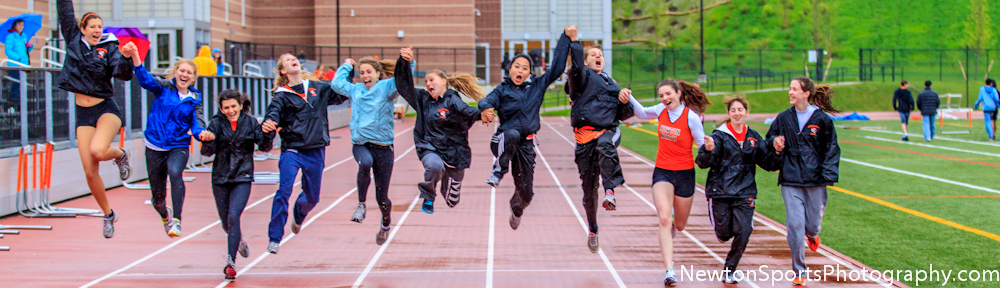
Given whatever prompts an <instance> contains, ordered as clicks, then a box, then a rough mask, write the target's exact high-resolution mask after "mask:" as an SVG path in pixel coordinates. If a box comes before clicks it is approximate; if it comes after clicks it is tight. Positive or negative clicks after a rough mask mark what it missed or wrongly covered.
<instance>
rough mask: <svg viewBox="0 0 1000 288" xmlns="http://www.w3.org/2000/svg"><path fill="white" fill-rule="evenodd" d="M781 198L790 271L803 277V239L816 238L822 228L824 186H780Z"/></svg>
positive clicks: (804, 258) (804, 262)
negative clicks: (790, 253) (790, 258)
mask: <svg viewBox="0 0 1000 288" xmlns="http://www.w3.org/2000/svg"><path fill="white" fill-rule="evenodd" d="M781 198H783V199H784V200H785V226H786V228H787V230H788V248H791V250H792V270H793V271H795V273H796V274H799V275H800V276H803V275H802V273H803V272H804V271H805V270H806V256H805V255H806V254H805V252H806V251H805V237H809V238H812V237H816V236H817V235H819V231H820V229H821V228H822V227H821V222H822V221H823V209H825V208H826V186H812V187H796V186H781ZM803 233H804V234H803Z"/></svg>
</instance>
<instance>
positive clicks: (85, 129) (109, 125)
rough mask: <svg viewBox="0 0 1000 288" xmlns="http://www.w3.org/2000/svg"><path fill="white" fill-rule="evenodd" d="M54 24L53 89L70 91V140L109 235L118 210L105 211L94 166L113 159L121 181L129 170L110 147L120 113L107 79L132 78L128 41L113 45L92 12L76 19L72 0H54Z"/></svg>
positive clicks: (119, 152) (113, 40) (121, 153)
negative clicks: (61, 54)
mask: <svg viewBox="0 0 1000 288" xmlns="http://www.w3.org/2000/svg"><path fill="white" fill-rule="evenodd" d="M56 9H57V10H58V11H59V26H60V28H61V32H62V35H63V39H64V40H65V41H64V43H66V60H65V61H64V62H63V68H62V73H60V74H59V89H62V90H65V91H68V92H73V94H75V95H76V97H75V98H76V142H77V145H78V149H77V150H78V151H79V152H80V161H81V162H82V163H83V171H84V173H85V174H86V178H87V186H89V187H90V192H91V193H92V194H93V195H94V200H97V204H98V205H99V206H101V210H102V211H103V212H104V215H105V216H104V238H111V237H113V236H115V222H116V221H118V214H115V212H114V210H111V204H110V203H108V197H107V195H106V194H105V190H104V181H103V180H102V179H101V174H100V172H99V171H98V168H99V166H98V164H100V161H107V160H112V159H113V160H114V161H115V164H116V165H118V174H119V176H120V178H121V180H122V181H124V180H125V179H128V178H129V176H131V174H132V167H130V166H129V163H128V158H129V153H128V150H125V149H121V148H118V147H113V146H111V141H113V140H114V138H115V136H116V135H117V134H118V129H120V128H121V127H122V122H123V121H124V117H122V113H121V111H120V110H119V109H118V105H115V101H114V99H112V97H113V91H112V88H113V86H112V83H111V80H112V78H117V79H119V80H122V81H128V80H131V79H132V59H130V58H129V57H128V56H126V55H131V51H132V50H137V49H136V47H135V44H132V43H128V44H126V45H124V46H123V47H122V49H123V50H122V51H121V52H119V50H118V39H117V38H115V35H113V34H105V33H103V31H104V22H103V20H101V17H100V16H97V14H95V13H87V14H84V15H83V18H81V19H80V22H76V16H75V15H74V13H73V1H72V0H58V2H56Z"/></svg>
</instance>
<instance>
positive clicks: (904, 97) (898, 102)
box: [892, 88, 914, 113]
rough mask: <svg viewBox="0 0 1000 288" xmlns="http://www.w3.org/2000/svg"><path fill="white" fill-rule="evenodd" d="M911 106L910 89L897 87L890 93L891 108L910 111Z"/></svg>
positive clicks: (905, 111)
mask: <svg viewBox="0 0 1000 288" xmlns="http://www.w3.org/2000/svg"><path fill="white" fill-rule="evenodd" d="M913 108H914V107H913V94H912V93H910V90H907V89H903V88H899V89H896V92H893V93H892V110H896V111H899V112H903V113H910V111H913Z"/></svg>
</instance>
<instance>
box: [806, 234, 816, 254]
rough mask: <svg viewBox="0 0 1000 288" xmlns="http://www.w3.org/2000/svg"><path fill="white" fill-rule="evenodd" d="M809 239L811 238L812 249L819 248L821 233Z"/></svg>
mask: <svg viewBox="0 0 1000 288" xmlns="http://www.w3.org/2000/svg"><path fill="white" fill-rule="evenodd" d="M808 240H809V249H810V250H813V251H816V250H819V235H816V237H812V238H809V239H808Z"/></svg>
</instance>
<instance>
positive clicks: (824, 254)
mask: <svg viewBox="0 0 1000 288" xmlns="http://www.w3.org/2000/svg"><path fill="white" fill-rule="evenodd" d="M618 150H620V151H622V152H625V153H626V154H628V155H630V156H632V157H633V158H635V159H639V161H642V162H644V163H646V164H648V165H649V166H652V167H655V165H653V163H650V162H649V161H646V159H643V158H642V157H639V156H638V155H635V154H633V153H632V152H631V151H629V150H627V149H624V148H618ZM840 160H845V159H844V158H840ZM847 160H849V159H847ZM890 169H891V168H890ZM629 189H632V188H631V187H629ZM695 191H698V192H701V193H705V190H704V189H702V188H700V187H696V189H695ZM632 192H635V190H633V191H632ZM639 197H640V198H641V197H642V196H639ZM642 199H643V201H645V200H646V199H645V198H642ZM646 203H647V204H649V201H646ZM650 205H652V204H650ZM654 209H655V208H654ZM753 219H754V220H757V222H760V223H761V224H764V226H767V227H770V228H771V229H773V230H774V231H777V232H778V233H781V235H785V236H788V232H785V231H783V230H781V229H778V227H776V226H774V225H771V223H768V222H766V221H764V220H762V219H760V217H757V216H754V217H753ZM684 232H685V233H687V231H684ZM817 252H819V254H820V255H823V256H826V258H829V259H831V260H833V261H834V262H837V263H839V264H841V265H844V267H848V268H851V270H853V271H859V270H858V268H857V267H855V266H854V265H852V264H848V263H846V262H844V261H843V260H841V259H840V258H837V257H833V255H832V254H830V253H827V252H826V251H823V250H817ZM713 254H714V253H713ZM859 272H860V271H859ZM876 282H878V283H879V285H882V286H883V287H890V286H892V285H890V284H888V283H885V282H882V280H879V279H876Z"/></svg>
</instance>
